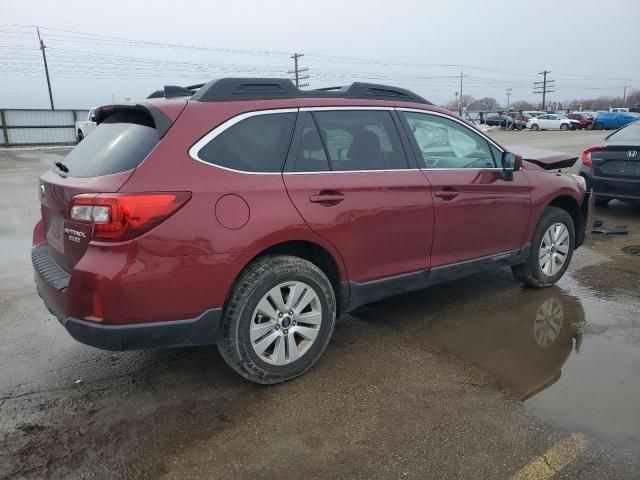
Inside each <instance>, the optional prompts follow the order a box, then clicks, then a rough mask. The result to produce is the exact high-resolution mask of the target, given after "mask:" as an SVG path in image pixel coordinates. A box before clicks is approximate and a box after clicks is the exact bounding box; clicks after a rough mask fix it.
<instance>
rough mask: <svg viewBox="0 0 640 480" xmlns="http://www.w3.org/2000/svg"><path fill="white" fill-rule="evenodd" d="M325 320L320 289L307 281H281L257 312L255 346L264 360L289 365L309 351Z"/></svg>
mask: <svg viewBox="0 0 640 480" xmlns="http://www.w3.org/2000/svg"><path fill="white" fill-rule="evenodd" d="M321 323H322V305H321V303H320V297H319V296H318V294H317V292H316V291H315V290H314V289H313V288H312V287H310V286H309V285H307V284H306V283H304V282H298V281H292V282H285V283H281V284H279V285H276V286H275V287H273V288H272V289H271V290H269V291H268V292H267V293H266V294H265V295H264V296H263V297H262V299H260V302H258V306H257V307H256V308H255V310H254V312H253V316H252V317H251V327H250V338H251V346H252V347H253V351H254V352H255V354H256V355H258V357H259V358H260V359H261V360H263V361H265V362H267V363H270V364H273V365H286V364H289V363H291V362H294V361H296V360H298V359H299V358H300V357H302V356H303V355H304V354H305V353H306V352H307V351H308V350H309V348H310V347H311V345H313V343H314V341H315V340H316V337H317V336H318V333H319V332H320V325H321Z"/></svg>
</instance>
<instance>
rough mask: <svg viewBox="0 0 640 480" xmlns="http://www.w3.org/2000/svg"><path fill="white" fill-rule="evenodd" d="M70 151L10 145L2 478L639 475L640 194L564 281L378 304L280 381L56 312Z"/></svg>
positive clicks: (524, 136) (493, 283) (573, 144)
mask: <svg viewBox="0 0 640 480" xmlns="http://www.w3.org/2000/svg"><path fill="white" fill-rule="evenodd" d="M534 133H535V134H536V135H535V136H534V135H532V134H534ZM495 135H496V137H497V138H499V141H501V142H503V143H527V144H530V145H536V146H539V147H541V148H554V147H555V148H557V149H559V150H563V149H565V150H567V149H568V151H573V150H571V149H574V150H575V151H578V150H580V149H581V148H583V147H584V146H588V145H590V144H592V143H597V141H598V140H599V139H600V138H601V137H602V134H601V133H596V132H514V133H503V132H497V133H496V134H495ZM528 142H533V143H528ZM64 154H65V151H64V150H34V151H26V150H24V151H15V150H14V151H10V152H7V151H5V152H0V206H1V208H0V246H1V248H0V324H1V326H2V337H1V338H2V340H1V342H0V478H28V479H31V478H65V479H67V478H71V479H74V478H95V479H103V478H105V479H106V478H150V479H152V478H153V479H155V478H165V479H185V478H207V479H212V478H221V479H234V478H385V479H387V478H510V477H512V476H514V475H517V474H518V472H520V474H519V475H523V473H522V472H525V473H527V474H531V475H533V476H529V477H526V476H525V477H522V476H520V477H518V478H550V477H551V476H553V475H555V476H553V478H581V479H608V478H612V479H613V478H628V479H635V478H640V460H639V458H640V408H639V407H638V405H640V256H636V255H633V254H629V253H625V252H624V251H623V248H624V247H627V246H629V245H640V206H634V205H629V204H623V203H619V202H614V203H612V204H611V205H610V206H609V207H607V208H603V209H600V210H598V212H597V213H598V218H600V219H602V220H603V221H604V222H605V225H612V226H613V225H622V224H624V225H628V226H629V227H630V228H631V231H632V234H630V235H620V236H604V235H601V236H596V235H595V234H594V235H592V236H591V238H590V239H589V240H588V243H587V245H586V246H584V247H583V248H580V249H579V250H578V251H577V252H576V254H575V256H574V260H573V263H572V266H571V269H570V272H569V273H568V274H567V275H565V277H564V278H563V279H562V280H561V282H560V283H559V284H558V285H557V286H555V287H552V288H549V289H544V290H533V289H528V288H523V287H521V286H520V285H519V284H517V283H516V282H515V281H514V279H513V277H512V275H511V272H510V271H509V270H500V271H497V272H493V273H485V274H480V275H476V276H473V277H470V278H467V279H464V280H460V281H456V282H452V283H449V284H444V285H440V286H437V287H434V288H431V289H429V290H425V291H421V292H416V293H413V294H408V295H403V296H398V297H394V298H391V299H388V300H385V301H382V302H378V303H376V304H372V305H368V306H366V307H362V308H360V309H359V310H358V311H356V312H354V313H353V314H351V315H345V316H343V317H342V319H341V320H340V322H339V323H338V325H337V327H336V330H335V333H334V337H333V339H332V341H331V343H330V345H329V347H328V349H327V351H326V352H325V354H324V356H323V357H322V359H321V360H320V361H319V362H318V364H317V365H316V366H315V367H314V368H313V369H312V370H311V371H309V372H308V373H307V374H306V375H304V376H303V377H300V378H298V379H296V380H294V381H291V382H289V383H286V384H282V385H278V386H270V387H263V386H257V385H253V384H251V383H248V382H246V381H244V380H243V379H242V378H240V377H239V376H237V375H236V374H235V373H234V372H233V371H232V370H231V369H229V368H228V367H227V366H226V365H225V364H224V362H223V361H222V359H221V358H220V356H219V355H218V353H217V350H216V349H215V348H214V347H202V348H190V349H176V350H161V351H141V352H122V353H112V352H104V351H100V350H96V349H93V348H91V347H87V346H84V345H81V344H79V343H77V342H75V341H74V340H73V339H71V338H70V337H69V335H68V334H67V333H66V332H65V331H64V329H63V328H62V327H61V326H60V325H59V324H58V323H57V321H56V320H55V319H53V318H52V316H51V315H50V314H49V313H48V312H47V311H46V309H45V308H44V306H43V305H42V302H41V301H40V299H39V297H38V296H37V294H36V293H35V290H34V285H33V279H32V272H31V265H30V258H29V250H30V242H31V228H32V225H33V224H34V222H35V220H36V219H37V217H38V215H39V208H38V202H37V178H38V175H39V174H41V173H42V172H43V171H44V170H46V169H47V168H49V166H50V165H51V163H52V162H53V161H55V160H59V159H60V158H61V156H62V155H64ZM626 251H627V252H630V251H631V252H632V251H633V249H628V248H627V249H626ZM576 439H578V440H576ZM558 458H560V459H561V461H560V460H558Z"/></svg>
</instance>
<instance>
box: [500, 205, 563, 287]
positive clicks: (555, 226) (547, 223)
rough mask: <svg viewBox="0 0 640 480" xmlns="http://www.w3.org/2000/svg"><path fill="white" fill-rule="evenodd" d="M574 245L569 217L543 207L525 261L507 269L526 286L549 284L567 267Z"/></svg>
mask: <svg viewBox="0 0 640 480" xmlns="http://www.w3.org/2000/svg"><path fill="white" fill-rule="evenodd" d="M574 245H575V227H574V224H573V219H572V218H571V216H570V215H569V214H568V213H567V211H566V210H563V209H561V208H557V207H547V208H546V209H545V211H544V213H543V214H542V217H541V218H540V221H539V222H538V226H537V227H536V230H535V232H534V233H533V238H532V240H531V245H530V250H529V256H528V258H527V261H526V262H524V263H521V264H519V265H514V266H513V267H511V268H512V270H513V273H514V275H515V276H516V278H517V279H518V280H520V281H521V282H522V283H524V284H525V285H528V286H530V287H536V288H542V287H548V286H550V285H553V284H554V283H556V282H557V281H558V280H560V278H561V277H562V275H564V272H565V271H566V270H567V268H568V267H569V263H570V262H571V257H572V256H573V250H574Z"/></svg>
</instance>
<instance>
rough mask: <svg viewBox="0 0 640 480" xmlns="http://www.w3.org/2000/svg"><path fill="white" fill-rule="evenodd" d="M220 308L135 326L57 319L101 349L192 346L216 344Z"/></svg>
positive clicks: (78, 337) (79, 337)
mask: <svg viewBox="0 0 640 480" xmlns="http://www.w3.org/2000/svg"><path fill="white" fill-rule="evenodd" d="M221 317H222V309H221V308H215V309H211V310H208V311H206V312H205V313H203V314H202V315H200V316H199V317H198V318H194V319H191V320H174V321H169V322H157V323H143V324H135V325H100V324H96V323H93V322H89V321H86V320H78V319H77V318H71V317H67V318H60V317H59V318H58V320H59V321H60V323H61V324H62V325H63V326H64V327H65V328H66V329H67V331H68V332H69V334H70V335H71V336H72V337H73V338H74V339H76V340H77V341H79V342H81V343H84V344H86V345H90V346H92V347H96V348H101V349H103V350H139V349H152V348H173V347H191V346H196V345H212V344H215V343H216V332H217V331H218V327H219V325H220V318H221Z"/></svg>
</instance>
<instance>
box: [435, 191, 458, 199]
mask: <svg viewBox="0 0 640 480" xmlns="http://www.w3.org/2000/svg"><path fill="white" fill-rule="evenodd" d="M459 194H460V192H458V191H457V190H453V189H447V188H445V189H444V190H440V191H438V192H436V193H434V195H435V196H436V197H438V198H442V199H443V200H451V199H452V198H456V197H457V196H458V195H459Z"/></svg>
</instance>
